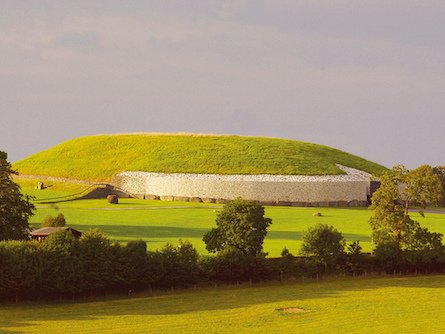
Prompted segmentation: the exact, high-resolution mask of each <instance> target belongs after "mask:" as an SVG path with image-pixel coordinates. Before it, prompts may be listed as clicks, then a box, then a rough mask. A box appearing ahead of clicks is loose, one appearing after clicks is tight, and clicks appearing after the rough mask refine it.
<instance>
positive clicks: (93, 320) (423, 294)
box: [0, 276, 445, 334]
mask: <svg viewBox="0 0 445 334" xmlns="http://www.w3.org/2000/svg"><path fill="white" fill-rule="evenodd" d="M115 298H117V297H115ZM444 298H445V277H444V276H424V277H384V278H382V277H379V278H375V277H374V278H369V277H368V278H356V279H352V278H348V279H329V280H326V281H323V280H322V281H319V282H316V281H311V282H295V283H292V284H289V283H287V284H284V285H278V284H275V285H273V284H268V285H254V286H252V287H249V286H248V285H246V286H242V287H223V288H217V289H210V288H209V289H206V290H198V291H193V289H191V290H187V291H182V292H181V291H178V292H174V293H164V294H156V295H155V296H147V295H143V294H140V295H139V294H135V295H132V296H131V297H128V298H122V297H120V298H119V299H112V298H111V297H108V298H104V299H93V300H88V299H87V300H86V301H76V302H53V303H23V304H18V305H15V304H8V305H0V332H1V333H373V334H374V333H404V334H408V333H443V330H444V328H445V312H444V306H443V300H444ZM287 308H296V309H302V310H306V311H308V312H296V313H292V312H283V311H280V309H287Z"/></svg>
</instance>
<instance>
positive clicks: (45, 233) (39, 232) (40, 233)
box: [30, 226, 82, 237]
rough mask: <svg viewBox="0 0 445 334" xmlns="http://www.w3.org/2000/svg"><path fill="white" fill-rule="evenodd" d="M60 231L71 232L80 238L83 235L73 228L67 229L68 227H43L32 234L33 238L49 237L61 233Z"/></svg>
mask: <svg viewBox="0 0 445 334" xmlns="http://www.w3.org/2000/svg"><path fill="white" fill-rule="evenodd" d="M60 230H68V231H71V232H72V233H73V234H74V236H77V235H76V234H78V235H79V236H80V235H81V234H82V233H81V232H79V231H77V230H75V229H73V228H71V227H66V226H64V227H43V228H40V229H38V230H35V231H32V232H31V233H30V234H31V236H33V237H47V236H49V235H50V234H52V233H54V232H57V231H60Z"/></svg>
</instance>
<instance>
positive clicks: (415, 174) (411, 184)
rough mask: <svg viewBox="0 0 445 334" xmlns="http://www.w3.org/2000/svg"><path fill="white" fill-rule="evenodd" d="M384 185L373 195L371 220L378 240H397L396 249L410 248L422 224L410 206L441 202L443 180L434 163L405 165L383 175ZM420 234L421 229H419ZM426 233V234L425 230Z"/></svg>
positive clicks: (376, 241) (373, 231) (423, 206)
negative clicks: (416, 166) (415, 167)
mask: <svg viewBox="0 0 445 334" xmlns="http://www.w3.org/2000/svg"><path fill="white" fill-rule="evenodd" d="M380 181H381V186H380V188H379V189H378V190H377V191H376V192H375V193H374V195H373V197H372V205H371V209H373V210H374V215H373V216H372V217H371V218H370V220H369V223H370V225H371V228H372V237H373V240H374V242H375V243H376V244H379V243H382V242H384V243H387V242H393V243H394V244H395V247H396V249H402V248H408V247H410V243H411V242H412V240H413V235H414V233H415V232H416V230H417V229H419V228H420V225H419V223H418V222H415V221H413V220H412V219H411V218H410V216H409V211H408V210H409V206H410V205H411V204H416V205H418V206H421V207H422V209H421V211H420V213H421V214H422V215H423V209H424V208H425V207H426V206H427V205H434V204H437V203H438V202H439V201H440V200H441V198H442V192H443V188H442V184H441V181H440V179H439V177H438V176H437V175H436V174H435V173H434V172H433V169H432V168H431V167H430V166H427V165H424V166H421V167H419V168H417V169H415V170H412V171H408V170H406V169H405V167H403V166H402V165H400V166H396V167H394V168H393V170H392V171H391V172H388V173H385V174H383V175H381V176H380ZM418 235H419V233H418ZM423 235H425V234H424V233H423Z"/></svg>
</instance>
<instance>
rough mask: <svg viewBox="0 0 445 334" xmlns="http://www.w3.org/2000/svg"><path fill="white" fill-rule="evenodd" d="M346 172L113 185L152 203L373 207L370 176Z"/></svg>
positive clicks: (130, 176)
mask: <svg viewBox="0 0 445 334" xmlns="http://www.w3.org/2000/svg"><path fill="white" fill-rule="evenodd" d="M344 168H346V167H344ZM346 171H347V173H348V175H332V176H280V175H202V174H162V173H146V172H123V173H119V174H117V175H115V176H113V179H112V181H111V183H112V185H113V186H117V187H119V188H121V189H123V190H125V191H127V192H129V193H132V194H134V195H135V196H136V197H139V198H146V199H161V200H178V201H196V202H207V203H226V202H227V201H229V200H233V199H235V198H237V197H242V198H243V199H249V200H256V201H259V202H262V203H264V204H268V205H293V206H366V205H368V195H369V189H370V186H369V185H370V181H369V177H370V175H369V174H366V173H363V172H360V171H357V170H352V169H350V168H349V169H348V168H346ZM357 172H360V173H357Z"/></svg>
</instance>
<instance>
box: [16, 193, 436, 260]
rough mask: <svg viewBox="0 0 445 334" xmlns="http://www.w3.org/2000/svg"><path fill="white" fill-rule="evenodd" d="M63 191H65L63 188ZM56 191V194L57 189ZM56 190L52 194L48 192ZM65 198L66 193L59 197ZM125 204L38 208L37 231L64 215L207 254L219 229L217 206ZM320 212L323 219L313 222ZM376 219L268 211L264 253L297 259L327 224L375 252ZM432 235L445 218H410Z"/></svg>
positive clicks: (340, 212) (77, 224) (119, 236)
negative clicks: (308, 233)
mask: <svg viewBox="0 0 445 334" xmlns="http://www.w3.org/2000/svg"><path fill="white" fill-rule="evenodd" d="M60 187H61V188H60V189H61V190H64V189H63V187H62V185H60ZM51 189H53V188H52V187H51V188H48V189H45V190H44V191H40V190H34V189H29V188H23V191H24V192H26V193H29V194H33V195H35V196H36V197H37V199H42V198H48V196H53V195H54V194H55V193H54V192H53V190H51ZM54 189H56V190H57V187H55V188H54ZM47 191H51V193H47ZM60 194H63V192H60ZM119 203H120V204H118V205H115V206H113V205H110V204H108V202H107V201H106V199H96V200H77V201H71V202H61V203H58V204H55V205H41V204H37V206H38V209H37V212H36V215H35V216H34V217H32V218H31V221H30V225H31V226H32V227H40V223H41V222H42V221H43V219H44V218H45V217H46V216H48V215H52V216H55V215H57V214H58V213H60V212H61V213H63V214H64V216H65V218H66V220H67V225H68V226H70V227H72V228H75V229H77V230H80V231H87V230H89V229H92V228H96V227H99V228H100V229H101V230H102V231H103V232H104V233H106V234H107V235H108V236H109V238H110V239H111V240H112V241H117V240H118V241H120V242H123V243H125V242H127V241H128V240H131V239H139V238H142V239H143V240H145V241H146V242H147V247H148V249H150V250H156V249H159V248H161V247H162V246H163V245H165V243H166V242H170V243H173V244H177V242H178V239H182V240H188V241H190V242H191V243H192V244H193V246H194V247H195V248H196V249H197V250H198V252H199V253H201V254H207V251H206V250H205V244H204V243H203V241H202V236H203V235H204V233H206V232H207V231H209V230H210V229H211V228H213V227H216V225H215V219H216V214H217V213H216V212H214V211H215V210H218V209H219V208H220V207H221V206H220V205H217V204H205V203H191V202H176V201H175V202H166V201H148V200H138V199H120V202H119ZM314 212H320V213H321V214H322V217H314V216H312V214H313V213H314ZM371 214H372V212H371V211H369V210H368V209H367V208H347V209H345V208H296V207H266V216H267V217H270V218H272V225H271V226H270V227H269V229H268V231H269V232H268V234H267V237H266V239H265V242H264V251H265V252H268V253H269V256H273V257H276V256H280V254H281V251H282V250H283V248H284V247H287V248H288V249H289V251H290V252H291V253H293V254H294V255H297V254H298V250H299V248H300V245H301V242H302V240H301V237H302V232H303V230H307V228H308V227H310V226H313V225H315V224H316V223H319V222H321V223H325V224H328V225H333V226H334V227H335V228H337V229H338V230H339V231H341V232H342V233H343V235H344V236H345V238H346V239H347V241H348V242H351V241H356V240H360V244H361V246H362V247H363V251H368V252H369V251H370V250H371V238H370V235H371V229H370V227H369V224H368V219H369V217H370V215H371ZM411 217H412V218H413V219H416V220H418V221H419V222H420V223H421V224H422V226H425V227H428V228H429V230H430V231H434V232H440V233H443V234H445V215H440V214H426V217H425V218H422V217H421V216H420V215H419V214H418V213H413V214H412V215H411Z"/></svg>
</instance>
